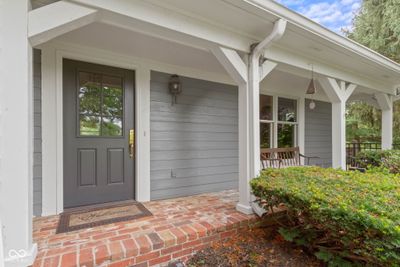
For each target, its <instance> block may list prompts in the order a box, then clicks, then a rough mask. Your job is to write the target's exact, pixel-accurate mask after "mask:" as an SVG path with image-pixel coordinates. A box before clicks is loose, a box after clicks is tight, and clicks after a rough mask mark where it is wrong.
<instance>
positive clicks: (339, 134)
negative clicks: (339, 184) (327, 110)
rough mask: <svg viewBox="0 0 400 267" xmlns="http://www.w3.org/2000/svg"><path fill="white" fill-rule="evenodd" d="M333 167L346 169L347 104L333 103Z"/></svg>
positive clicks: (342, 102)
mask: <svg viewBox="0 0 400 267" xmlns="http://www.w3.org/2000/svg"><path fill="white" fill-rule="evenodd" d="M332 167H333V168H341V169H343V170H345V169H346V102H345V101H340V102H333V103H332Z"/></svg>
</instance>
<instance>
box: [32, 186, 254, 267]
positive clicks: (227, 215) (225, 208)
mask: <svg viewBox="0 0 400 267" xmlns="http://www.w3.org/2000/svg"><path fill="white" fill-rule="evenodd" d="M237 200H238V193H237V191H233V190H228V191H222V192H218V193H208V194H202V195H196V196H190V197H182V198H175V199H168V200H160V201H151V202H146V203H143V204H144V205H145V206H146V208H147V209H149V210H150V211H151V212H152V214H153V216H149V217H146V218H140V219H137V220H132V221H126V222H119V223H113V224H109V225H103V226H98V227H94V228H89V229H82V230H78V231H74V232H69V233H62V234H55V231H56V227H57V224H58V219H59V217H58V216H49V217H39V218H35V219H34V221H33V228H34V229H33V238H34V241H35V242H37V244H38V248H39V252H38V256H37V258H36V261H35V263H34V267H40V266H43V267H44V266H46V267H51V266H113V267H116V266H165V265H167V264H168V262H170V261H171V260H175V259H182V260H185V259H187V258H188V256H190V255H192V254H193V253H194V252H196V251H198V250H200V249H202V248H204V247H206V246H208V245H210V244H211V243H212V242H214V241H216V240H219V239H223V238H227V237H230V236H232V235H234V234H235V233H236V232H237V231H239V230H242V229H245V228H247V227H248V226H249V225H251V224H253V223H254V222H256V220H257V219H256V217H255V216H254V215H244V214H242V213H239V212H237V211H236V210H235V204H236V202H237Z"/></svg>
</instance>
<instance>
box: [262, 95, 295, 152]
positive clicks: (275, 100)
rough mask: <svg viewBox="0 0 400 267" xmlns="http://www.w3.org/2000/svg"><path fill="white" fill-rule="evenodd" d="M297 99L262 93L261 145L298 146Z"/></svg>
mask: <svg viewBox="0 0 400 267" xmlns="http://www.w3.org/2000/svg"><path fill="white" fill-rule="evenodd" d="M297 128H298V122H297V100H295V99H289V98H284V97H277V96H269V95H260V147H261V148H272V147H295V146H297Z"/></svg>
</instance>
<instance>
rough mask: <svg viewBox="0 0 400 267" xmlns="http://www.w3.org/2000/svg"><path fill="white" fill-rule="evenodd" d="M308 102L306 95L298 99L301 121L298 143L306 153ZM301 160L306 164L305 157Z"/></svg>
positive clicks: (298, 119) (302, 151)
mask: <svg viewBox="0 0 400 267" xmlns="http://www.w3.org/2000/svg"><path fill="white" fill-rule="evenodd" d="M305 105H306V103H305V98H304V97H300V98H299V100H298V107H297V114H298V116H297V121H298V122H299V124H298V128H297V140H298V143H297V145H298V146H299V148H300V153H302V154H305V151H304V149H305V121H306V112H305V109H306V106H305ZM301 160H303V164H304V159H303V158H302V159H301Z"/></svg>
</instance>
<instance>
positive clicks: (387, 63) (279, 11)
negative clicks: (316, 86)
mask: <svg viewBox="0 0 400 267" xmlns="http://www.w3.org/2000/svg"><path fill="white" fill-rule="evenodd" d="M229 1H231V2H235V3H237V2H242V3H243V2H245V4H247V5H248V4H250V5H251V6H253V7H257V8H258V9H261V10H264V11H267V12H268V13H270V14H273V15H275V16H277V17H280V18H284V19H286V20H287V21H288V22H290V23H291V24H293V25H295V26H297V27H299V28H301V29H304V30H307V31H308V32H311V33H313V34H315V35H317V36H318V37H319V38H322V39H325V40H327V41H329V42H331V43H334V44H336V45H338V46H341V47H343V48H345V49H347V50H349V51H351V52H352V53H355V54H357V55H359V56H362V57H364V58H366V59H367V60H369V61H373V62H375V63H377V64H379V65H381V66H382V67H384V68H387V69H390V70H392V71H395V72H398V73H400V65H399V64H398V63H396V62H394V61H392V60H390V59H388V58H387V57H385V56H383V55H381V54H379V53H377V52H375V51H373V50H372V49H369V48H367V47H365V46H363V45H361V44H359V43H357V42H355V41H353V40H350V39H348V38H345V37H343V36H341V35H339V34H337V33H334V32H332V31H330V30H328V29H327V28H325V27H323V26H321V25H320V24H318V23H316V22H314V21H312V20H311V19H309V18H307V17H305V16H303V15H301V14H298V13H296V12H294V11H291V10H290V9H288V8H286V7H284V6H283V5H281V4H279V3H277V2H275V1H267V0H229Z"/></svg>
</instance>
